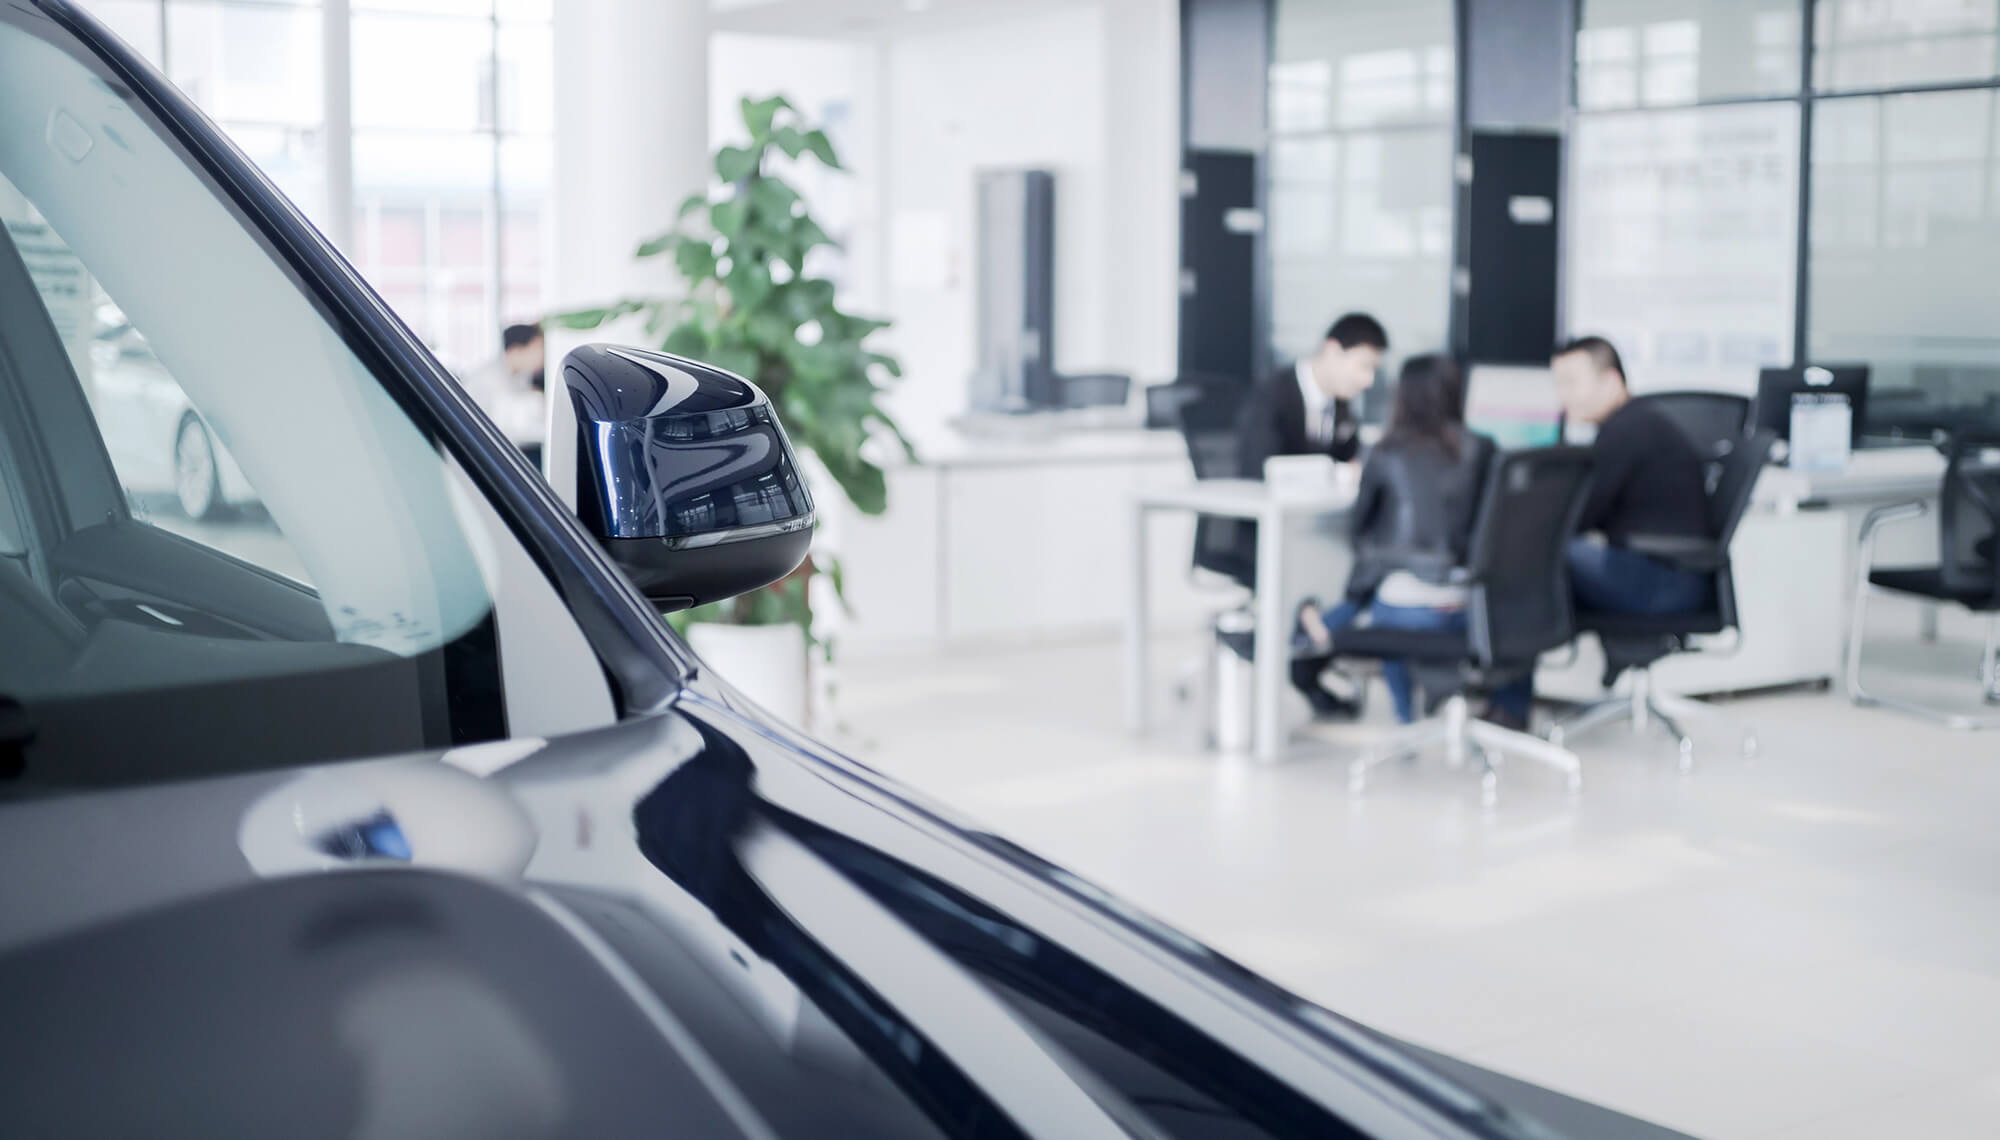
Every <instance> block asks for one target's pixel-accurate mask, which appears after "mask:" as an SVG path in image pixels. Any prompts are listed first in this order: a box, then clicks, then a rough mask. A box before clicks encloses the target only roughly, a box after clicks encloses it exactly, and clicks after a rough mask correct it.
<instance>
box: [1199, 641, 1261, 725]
mask: <svg viewBox="0 0 2000 1140" xmlns="http://www.w3.org/2000/svg"><path fill="white" fill-rule="evenodd" d="M1256 628H1257V621H1256V619H1255V618H1254V617H1252V616H1251V615H1250V614H1248V613H1244V612H1243V611H1241V610H1236V611H1232V612H1230V613H1226V614H1219V615H1217V617H1216V619H1215V644H1214V645H1213V646H1211V647H1210V649H1209V680H1210V682H1211V683H1210V684H1209V687H1208V691H1209V712H1208V716H1209V722H1208V739H1209V743H1210V744H1211V745H1212V746H1213V747H1214V748H1215V750H1216V751H1218V752H1223V753H1230V754H1237V755H1241V754H1245V753H1248V752H1249V751H1250V748H1251V745H1252V743H1253V740H1252V737H1253V736H1254V735H1255V732H1254V729H1253V722H1254V719H1255V708H1256V703H1257V702H1256V688H1257V670H1256V668H1255V667H1254V666H1253V665H1252V664H1251V654H1252V652H1253V648H1252V646H1253V641H1254V638H1253V636H1252V635H1253V633H1254V632H1255V630H1256Z"/></svg>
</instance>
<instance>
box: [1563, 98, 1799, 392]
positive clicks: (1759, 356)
mask: <svg viewBox="0 0 2000 1140" xmlns="http://www.w3.org/2000/svg"><path fill="white" fill-rule="evenodd" d="M1798 134H1799V109H1798V106H1797V104H1796V103H1793V102H1790V101H1786V102H1778V103H1751V104H1744V105H1740V106H1722V107H1691V108H1684V109H1679V110H1671V111H1643V112H1624V113H1618V114H1604V115H1581V116H1578V118H1577V121H1576V127H1575V130H1574V132H1573V133H1572V135H1571V138H1570V154H1569V175H1570V188H1569V229H1568V233H1567V242H1566V252H1567V257H1566V265H1565V274H1564V278H1565V286H1564V289H1565V301H1566V310H1567V319H1566V320H1565V327H1566V328H1567V329H1568V330H1569V332H1570V334H1572V335H1577V334H1585V333H1596V334H1599V335H1602V336H1606V337H1609V338H1610V339H1611V340H1612V341H1613V343H1615V344H1617V346H1618V348H1619V351H1620V352H1621V353H1623V354H1624V357H1625V362H1626V366H1627V368H1628V370H1629V371H1630V373H1631V380H1632V383H1633V386H1634V387H1635V388H1636V389H1639V390H1642V391H1643V390H1658V389H1667V388H1689V387H1691V388H1712V389H1722V390H1730V391H1742V392H1749V391H1753V390H1754V389H1755V385H1756V379H1757V369H1758V368H1759V367H1760V366H1762V365H1765V364H1783V363H1786V362H1788V361H1790V359H1791V355H1792V326H1793V319H1794V308H1795V299H1794V293H1793V278H1794V276H1795V270H1796V265H1797V248H1798V247H1797V244H1796V241H1797V217H1798V146H1799V138H1798Z"/></svg>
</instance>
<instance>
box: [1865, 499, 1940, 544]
mask: <svg viewBox="0 0 2000 1140" xmlns="http://www.w3.org/2000/svg"><path fill="white" fill-rule="evenodd" d="M1928 513H1930V505H1929V504H1928V503H1925V502H1923V501H1922V500H1916V501H1913V502H1908V503H1894V504H1891V505H1890V506H1886V507H1876V508H1875V509H1874V510H1872V511H1869V512H1868V516H1867V518H1866V519H1864V520H1863V521H1862V523H1861V546H1862V548H1863V549H1866V548H1867V547H1868V545H1869V544H1870V543H1872V542H1873V541H1874V540H1875V532H1876V531H1877V530H1880V529H1881V528H1882V527H1885V526H1888V525H1889V524H1890V523H1897V522H1908V521H1909V520H1911V519H1915V518H1922V517H1923V516H1924V515H1926V514H1928Z"/></svg>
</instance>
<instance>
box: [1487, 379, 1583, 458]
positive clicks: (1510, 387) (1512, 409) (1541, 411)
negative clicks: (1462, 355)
mask: <svg viewBox="0 0 2000 1140" xmlns="http://www.w3.org/2000/svg"><path fill="white" fill-rule="evenodd" d="M1465 425H1466V426H1467V427H1469V428H1471V429H1472V430H1473V431H1476V432H1479V433H1480V434H1482V435H1488V436H1492V437H1493V442H1495V443H1497V444H1499V445H1500V447H1501V449H1502V450H1506V451H1519V450H1523V449H1525V448H1530V447H1552V446H1554V445H1555V444H1558V443H1560V442H1562V403H1561V401H1559V400H1557V399H1556V380H1555V376H1554V374H1552V373H1551V372H1550V371H1549V370H1548V369H1547V368H1545V367H1544V368H1536V367H1526V366H1521V365H1513V364H1475V365H1473V366H1472V368H1471V369H1470V371H1469V372H1468V373H1467V375H1466V382H1465Z"/></svg>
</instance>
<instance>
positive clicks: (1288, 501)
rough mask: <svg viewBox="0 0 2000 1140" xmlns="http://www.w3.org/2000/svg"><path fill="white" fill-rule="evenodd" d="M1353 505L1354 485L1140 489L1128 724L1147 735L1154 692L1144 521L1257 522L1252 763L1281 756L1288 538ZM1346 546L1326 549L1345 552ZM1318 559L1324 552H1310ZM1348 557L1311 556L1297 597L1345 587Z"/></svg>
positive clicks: (1218, 482) (1329, 524)
mask: <svg viewBox="0 0 2000 1140" xmlns="http://www.w3.org/2000/svg"><path fill="white" fill-rule="evenodd" d="M1353 504H1354V487H1353V485H1352V484H1351V483H1342V484H1340V485H1337V486H1334V487H1330V488H1328V489H1326V490H1325V491H1322V492H1316V493H1313V494H1310V495H1300V494H1295V493H1294V494H1286V495H1282V496H1280V495H1273V494H1272V493H1270V491H1269V490H1268V489H1267V488H1266V487H1265V485H1264V484H1262V483H1259V482H1255V481H1253V480H1249V479H1212V480H1207V481H1204V482H1196V483H1187V484H1184V485H1182V486H1177V487H1163V488H1159V489H1157V490H1148V491H1141V492H1140V493H1139V494H1138V495H1136V496H1135V497H1134V498H1133V507H1134V509H1133V511H1132V535H1131V561H1132V567H1131V591H1130V598H1129V605H1130V608H1129V609H1128V611H1127V613H1126V619H1125V719H1126V723H1127V725H1128V726H1129V727H1130V728H1131V730H1132V731H1133V732H1135V733H1142V732H1144V731H1145V730H1146V726H1147V723H1148V721H1149V719H1150V717H1149V715H1148V712H1149V710H1148V705H1149V702H1150V698H1151V695H1152V678H1151V676H1150V672H1151V670H1150V667H1149V666H1150V662H1151V658H1150V656H1149V653H1150V649H1149V645H1148V637H1147V635H1148V632H1149V630H1150V618H1149V616H1148V614H1147V582H1148V580H1149V575H1148V571H1147V567H1146V556H1147V547H1148V545H1149V543H1148V538H1147V523H1148V521H1149V520H1150V519H1151V518H1152V516H1153V515H1154V514H1155V513H1157V512H1161V511H1177V512H1186V513H1191V514H1197V515H1216V516H1220V517H1223V518H1234V519H1246V520H1249V521H1251V522H1255V523H1256V524H1257V597H1256V607H1257V608H1256V630H1257V632H1256V653H1255V660H1254V662H1253V666H1252V667H1253V669H1254V670H1255V674H1256V678H1257V680H1256V686H1255V687H1256V702H1257V707H1256V711H1255V734H1254V737H1253V740H1254V754H1255V755H1256V757H1257V759H1259V760H1264V761H1274V760H1278V759H1281V758H1282V757H1283V756H1284V752H1285V733H1284V725H1283V723H1282V720H1281V716H1282V713H1283V705H1282V703H1281V702H1282V700H1283V697H1284V691H1285V687H1286V684H1287V681H1286V677H1287V673H1288V669H1287V666H1288V664H1289V663H1290V660H1291V652H1292V650H1291V644H1292V637H1291V633H1292V630H1291V614H1292V612H1293V609H1294V607H1295V606H1296V605H1297V601H1296V599H1295V598H1294V597H1293V592H1292V591H1291V590H1289V589H1288V588H1287V582H1288V580H1290V581H1297V580H1298V579H1299V577H1300V575H1298V574H1296V573H1288V567H1287V566H1286V556H1287V554H1288V553H1293V551H1292V550H1291V549H1290V547H1291V546H1293V545H1296V544H1292V543H1288V541H1287V536H1288V535H1289V534H1291V532H1292V531H1293V528H1294V527H1295V526H1297V525H1298V524H1299V523H1300V522H1302V521H1305V522H1311V523H1313V524H1314V525H1316V526H1319V527H1321V528H1322V529H1323V530H1325V531H1332V530H1334V529H1335V526H1334V524H1335V523H1336V522H1337V520H1338V519H1339V517H1340V516H1341V515H1343V514H1344V513H1345V512H1346V511H1347V509H1348V508H1349V507H1351V506H1352V505H1353ZM1320 545H1323V544H1314V546H1315V547H1318V546H1320ZM1345 545H1346V544H1345V542H1344V541H1343V542H1340V543H1338V544H1334V545H1331V546H1330V549H1331V550H1335V551H1343V552H1344V550H1345ZM1313 553H1314V554H1315V555H1321V554H1322V552H1321V551H1319V550H1317V549H1315V550H1314V551H1313ZM1346 562H1347V559H1346V558H1345V557H1343V556H1342V555H1341V554H1338V553H1336V554H1334V555H1333V556H1332V557H1324V556H1321V557H1316V558H1315V560H1314V565H1313V566H1312V567H1311V571H1312V573H1311V577H1312V583H1311V585H1312V588H1311V589H1307V590H1301V591H1298V593H1299V594H1300V596H1303V595H1305V594H1311V593H1317V594H1319V595H1320V596H1322V597H1327V598H1329V599H1330V598H1331V597H1332V595H1333V594H1337V593H1338V592H1339V591H1340V590H1341V589H1342V588H1343V586H1344V583H1345V580H1346V575H1347V565H1346Z"/></svg>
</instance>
